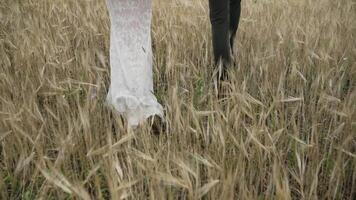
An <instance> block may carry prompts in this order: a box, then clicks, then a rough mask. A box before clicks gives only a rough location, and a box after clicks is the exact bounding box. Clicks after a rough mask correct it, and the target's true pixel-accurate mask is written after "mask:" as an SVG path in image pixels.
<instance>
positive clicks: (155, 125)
mask: <svg viewBox="0 0 356 200" xmlns="http://www.w3.org/2000/svg"><path fill="white" fill-rule="evenodd" d="M148 123H149V126H150V128H151V133H152V134H154V135H156V136H158V135H160V134H161V133H164V132H166V123H165V121H164V119H162V118H161V117H160V116H157V115H155V116H152V117H149V118H148Z"/></svg>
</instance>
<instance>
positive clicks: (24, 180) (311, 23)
mask: <svg viewBox="0 0 356 200" xmlns="http://www.w3.org/2000/svg"><path fill="white" fill-rule="evenodd" d="M242 7H243V9H242V19H241V23H240V28H239V31H238V36H237V39H236V44H235V45H236V47H235V48H236V49H237V51H236V53H235V55H234V57H235V58H236V60H237V62H238V67H236V68H233V69H232V70H231V71H230V72H229V73H230V77H231V80H230V81H229V82H227V83H225V86H226V88H227V91H228V92H227V94H226V96H225V99H219V98H218V97H217V95H216V91H215V86H214V83H213V81H212V78H211V74H212V73H213V72H214V67H213V62H212V50H211V49H212V47H211V41H210V38H211V34H210V23H209V19H208V14H209V13H208V1H207V0H155V1H154V9H153V27H152V37H153V48H154V82H155V93H156V95H157V98H158V100H159V102H160V103H162V105H163V106H164V109H165V115H166V126H167V130H166V132H164V133H161V134H160V135H153V134H152V133H151V131H150V128H149V127H148V126H147V125H142V126H140V127H139V128H137V129H135V130H130V129H128V128H127V127H126V122H125V120H124V119H123V118H122V117H121V116H119V115H117V114H116V113H114V112H112V110H110V109H109V108H107V107H106V106H105V104H104V103H105V97H106V93H107V89H108V86H109V84H110V80H109V75H110V70H109V69H110V68H109V65H108V63H109V59H108V56H109V30H110V27H109V24H110V23H109V21H108V16H107V11H106V7H105V1H104V0H76V1H74V0H52V1H49V0H1V1H0V199H4V200H6V199H24V200H29V199H42V200H51V199H85V200H86V199H152V200H153V199H211V200H220V199H221V200H225V199H226V200H228V199H252V200H254V199H256V200H257V199H348V200H354V199H356V138H355V136H356V1H355V0H337V1H335V0H318V1H313V0H243V1H242Z"/></svg>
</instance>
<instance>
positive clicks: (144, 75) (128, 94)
mask: <svg viewBox="0 0 356 200" xmlns="http://www.w3.org/2000/svg"><path fill="white" fill-rule="evenodd" d="M107 7H108V10H109V15H110V19H111V35H110V66H111V85H110V88H109V93H108V95H107V102H108V103H109V104H110V105H111V106H113V107H114V108H115V109H116V110H117V111H118V112H119V113H120V114H123V115H124V116H125V117H126V118H127V120H128V123H129V125H130V126H136V125H138V124H139V123H141V122H142V121H144V120H145V119H147V118H148V117H150V116H152V115H158V116H160V117H163V111H162V110H163V109H162V106H161V105H160V104H159V103H158V102H157V99H156V97H155V96H154V94H153V77H152V47H151V18H152V9H151V0H107Z"/></svg>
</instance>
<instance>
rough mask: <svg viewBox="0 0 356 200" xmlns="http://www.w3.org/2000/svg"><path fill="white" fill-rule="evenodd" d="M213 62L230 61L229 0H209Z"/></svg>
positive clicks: (226, 62)
mask: <svg viewBox="0 0 356 200" xmlns="http://www.w3.org/2000/svg"><path fill="white" fill-rule="evenodd" d="M209 7H210V22H211V26H212V37H213V51H214V59H215V62H216V63H218V62H219V61H220V60H222V61H223V63H224V65H226V64H229V63H230V60H231V59H230V56H231V55H230V54H231V50H230V41H229V21H230V20H229V18H230V14H229V0H209Z"/></svg>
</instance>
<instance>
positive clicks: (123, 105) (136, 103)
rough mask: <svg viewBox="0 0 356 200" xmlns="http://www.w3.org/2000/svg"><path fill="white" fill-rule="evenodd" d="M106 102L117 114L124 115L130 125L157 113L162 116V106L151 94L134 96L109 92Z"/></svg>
mask: <svg viewBox="0 0 356 200" xmlns="http://www.w3.org/2000/svg"><path fill="white" fill-rule="evenodd" d="M106 102H107V103H108V104H109V105H110V106H113V107H114V108H115V110H116V111H118V113H119V114H122V115H124V116H125V117H126V118H127V120H128V124H129V126H131V127H136V126H138V125H139V124H140V123H142V122H143V121H145V120H146V119H147V118H149V117H150V116H154V115H158V116H159V117H161V118H163V108H162V106H161V105H160V104H159V103H158V102H157V100H156V97H154V96H153V95H147V96H144V97H135V96H132V95H129V94H117V95H115V96H112V94H111V92H109V94H108V96H107V98H106Z"/></svg>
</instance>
